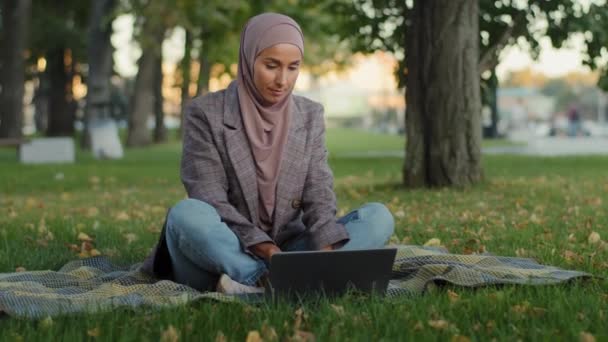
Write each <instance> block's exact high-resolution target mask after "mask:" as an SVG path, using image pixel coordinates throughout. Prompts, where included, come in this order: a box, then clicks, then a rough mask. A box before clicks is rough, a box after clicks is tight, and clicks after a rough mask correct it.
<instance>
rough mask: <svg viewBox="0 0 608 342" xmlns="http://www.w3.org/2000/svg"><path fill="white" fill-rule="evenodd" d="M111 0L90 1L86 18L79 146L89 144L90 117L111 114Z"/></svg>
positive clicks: (112, 2)
mask: <svg viewBox="0 0 608 342" xmlns="http://www.w3.org/2000/svg"><path fill="white" fill-rule="evenodd" d="M114 2H115V1H114V0H97V1H91V14H90V19H89V20H90V21H89V41H88V47H87V52H88V59H89V72H88V79H87V102H86V107H85V114H84V126H85V132H84V134H83V135H82V140H81V145H82V147H85V148H89V147H90V145H91V136H90V132H89V126H90V125H89V124H90V122H91V121H92V120H94V119H98V118H104V117H109V116H110V114H111V107H110V106H111V104H110V97H111V95H110V94H111V87H110V78H111V77H112V52H113V49H112V43H111V41H110V37H111V35H112V21H111V20H109V16H110V14H111V11H112V9H113V8H114Z"/></svg>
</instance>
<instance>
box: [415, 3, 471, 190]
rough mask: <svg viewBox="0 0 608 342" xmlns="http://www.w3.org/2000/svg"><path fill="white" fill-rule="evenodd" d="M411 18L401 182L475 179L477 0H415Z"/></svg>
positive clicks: (442, 182) (452, 183) (466, 182)
mask: <svg viewBox="0 0 608 342" xmlns="http://www.w3.org/2000/svg"><path fill="white" fill-rule="evenodd" d="M410 19H411V21H412V25H411V27H409V28H408V32H407V38H406V39H407V43H406V54H407V56H406V58H407V60H406V63H407V70H408V75H407V83H406V86H407V91H406V102H407V111H406V134H407V146H406V158H405V164H404V167H403V178H404V183H405V184H406V185H407V186H411V187H436V186H466V185H470V184H473V183H476V182H478V181H479V180H480V179H481V177H482V170H481V163H480V162H481V161H480V159H481V119H480V117H481V100H480V94H479V92H480V90H479V72H478V62H479V46H478V44H479V43H478V39H479V37H478V36H479V32H478V3H477V0H453V1H441V0H426V1H422V0H416V1H415V2H414V8H413V10H412V11H411V17H410Z"/></svg>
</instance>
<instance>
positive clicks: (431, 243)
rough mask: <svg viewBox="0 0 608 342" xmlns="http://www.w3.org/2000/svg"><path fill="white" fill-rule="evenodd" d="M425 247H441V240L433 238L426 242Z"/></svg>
mask: <svg viewBox="0 0 608 342" xmlns="http://www.w3.org/2000/svg"><path fill="white" fill-rule="evenodd" d="M424 245H425V246H427V247H439V246H441V240H439V239H438V238H432V239H430V240H429V241H427V242H425V243H424Z"/></svg>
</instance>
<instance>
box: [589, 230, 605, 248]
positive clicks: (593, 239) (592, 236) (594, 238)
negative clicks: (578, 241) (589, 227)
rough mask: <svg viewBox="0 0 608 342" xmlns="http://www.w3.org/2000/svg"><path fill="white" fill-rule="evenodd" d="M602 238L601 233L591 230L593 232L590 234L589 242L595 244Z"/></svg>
mask: <svg viewBox="0 0 608 342" xmlns="http://www.w3.org/2000/svg"><path fill="white" fill-rule="evenodd" d="M601 240H602V238H601V237H600V234H599V233H597V232H591V234H589V237H588V238H587V242H589V244H591V245H595V244H596V243H598V242H600V241H601Z"/></svg>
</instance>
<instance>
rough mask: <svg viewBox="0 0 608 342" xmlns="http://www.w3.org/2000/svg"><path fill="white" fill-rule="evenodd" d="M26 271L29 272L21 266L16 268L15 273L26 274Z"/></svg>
mask: <svg viewBox="0 0 608 342" xmlns="http://www.w3.org/2000/svg"><path fill="white" fill-rule="evenodd" d="M25 271H27V270H26V269H25V267H21V266H19V267H17V268H15V272H25Z"/></svg>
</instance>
